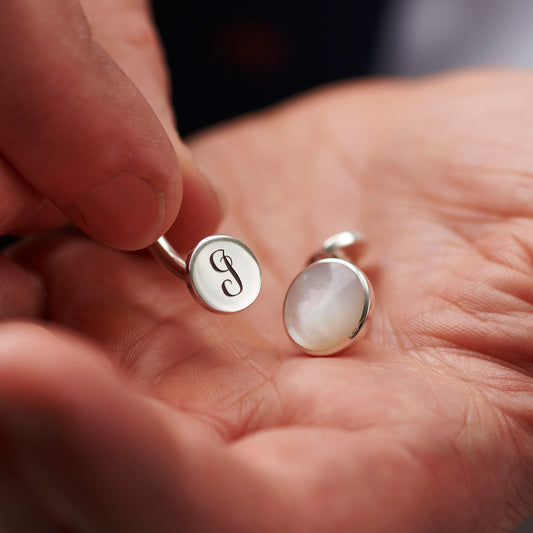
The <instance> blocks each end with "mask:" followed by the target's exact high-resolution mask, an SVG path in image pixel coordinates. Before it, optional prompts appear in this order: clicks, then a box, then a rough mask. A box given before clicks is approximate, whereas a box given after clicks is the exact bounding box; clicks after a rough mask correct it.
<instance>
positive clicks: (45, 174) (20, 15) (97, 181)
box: [0, 0, 220, 250]
mask: <svg viewBox="0 0 533 533" xmlns="http://www.w3.org/2000/svg"><path fill="white" fill-rule="evenodd" d="M0 96H1V98H0V116H1V117H2V120H1V121H0V198H1V202H0V221H1V222H0V235H2V234H5V233H8V232H19V233H20V232H29V231H35V230H41V229H44V228H49V227H53V226H55V225H58V224H62V223H63V222H64V216H66V217H67V218H69V219H70V220H72V221H73V222H74V223H75V224H77V225H78V226H79V227H80V228H81V229H82V230H84V231H85V232H86V233H88V234H89V235H90V236H91V237H93V238H95V239H97V240H99V241H100V242H103V243H105V244H108V245H110V246H113V247H117V248H121V249H127V250H132V249H139V248H142V247H145V246H148V245H149V244H151V243H152V242H154V241H155V240H156V239H157V238H158V237H159V236H160V235H161V234H163V233H164V232H166V231H167V230H168V229H169V227H170V226H171V224H172V223H173V222H174V221H175V219H176V216H177V214H178V210H179V209H180V204H181V198H182V180H183V182H184V183H185V185H184V190H185V197H184V203H183V208H182V215H183V216H186V217H187V218H186V220H187V221H188V223H187V224H186V225H183V224H182V223H181V222H180V220H181V219H180V220H178V222H177V225H176V227H175V228H174V230H173V232H174V235H176V234H179V235H180V239H181V243H182V244H183V246H189V245H190V244H191V243H192V242H195V241H196V240H197V239H198V238H199V237H201V236H204V235H205V234H207V233H209V232H211V231H212V230H213V228H214V227H215V226H216V224H217V223H218V221H219V218H220V206H219V204H218V198H217V195H216V194H215V193H214V191H213V190H212V188H211V185H209V183H208V181H207V180H206V177H205V176H204V175H203V173H202V172H201V171H200V170H199V169H198V167H197V166H196V164H195V163H194V161H193V160H192V157H191V155H190V153H189V151H188V149H187V148H186V147H185V146H184V145H183V143H182V142H181V141H180V139H179V137H178V134H177V132H176V129H175V125H174V121H173V116H172V111H171V108H170V104H169V97H168V80H167V74H166V70H165V67H164V61H163V58H162V53H161V50H160V46H159V42H158V38H157V34H156V31H155V29H154V27H153V26H152V22H151V20H150V15H149V12H148V7H147V2H146V1H144V0H80V2H78V1H76V0H50V1H48V2H46V4H45V3H43V2H35V1H32V0H5V1H3V2H2V3H1V6H0ZM176 154H177V157H176ZM58 210H59V211H60V212H61V213H60V212H59V211H58Z"/></svg>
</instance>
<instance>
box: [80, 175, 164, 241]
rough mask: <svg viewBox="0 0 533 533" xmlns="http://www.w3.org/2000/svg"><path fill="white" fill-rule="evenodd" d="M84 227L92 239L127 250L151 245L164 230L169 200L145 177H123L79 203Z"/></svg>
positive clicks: (101, 187)
mask: <svg viewBox="0 0 533 533" xmlns="http://www.w3.org/2000/svg"><path fill="white" fill-rule="evenodd" d="M74 209H75V211H76V213H77V215H78V218H79V219H81V220H80V224H79V225H80V227H81V229H83V230H84V231H86V232H87V233H88V234H89V235H90V236H91V237H94V238H95V239H97V240H99V241H101V242H103V243H105V244H108V245H110V246H114V247H116V248H121V249H123V250H135V249H139V248H143V247H145V246H148V245H149V244H150V242H152V241H153V240H154V239H155V238H157V235H158V234H159V233H160V232H161V231H162V229H163V228H160V226H161V225H162V223H163V220H164V218H165V198H164V194H163V192H162V191H161V190H159V189H157V188H156V187H154V186H153V185H151V184H150V183H148V182H147V181H145V180H143V179H142V178H138V177H136V176H133V175H131V174H126V173H124V174H120V175H119V176H117V177H116V178H114V179H112V180H111V181H108V182H106V183H104V184H103V185H100V186H98V187H97V188H96V189H94V190H93V191H91V192H90V193H89V194H88V195H87V196H85V197H83V198H81V199H80V200H78V201H77V204H76V205H75V208H74Z"/></svg>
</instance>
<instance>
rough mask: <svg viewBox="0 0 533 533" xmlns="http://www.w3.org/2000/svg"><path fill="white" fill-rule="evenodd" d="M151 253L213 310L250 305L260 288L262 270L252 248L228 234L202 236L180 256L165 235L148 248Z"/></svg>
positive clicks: (239, 308)
mask: <svg viewBox="0 0 533 533" xmlns="http://www.w3.org/2000/svg"><path fill="white" fill-rule="evenodd" d="M150 249H151V251H152V253H153V255H154V256H155V257H157V259H159V261H160V262H161V263H162V264H163V265H164V266H166V267H167V268H168V269H169V270H170V271H171V272H172V273H173V274H175V275H176V276H178V277H179V278H181V279H183V280H184V281H185V282H186V283H187V286H188V287H189V291H190V292H191V294H192V295H193V296H194V298H195V299H196V300H197V301H198V303H200V305H202V306H203V307H205V308H206V309H208V310H210V311H213V312H215V313H236V312H237V311H242V310H243V309H246V308H247V307H248V306H250V305H251V304H252V303H253V302H254V301H255V299H256V298H257V296H258V294H259V291H260V289H261V270H260V268H259V264H258V263H257V259H256V258H255V256H254V254H253V253H252V251H251V250H250V249H249V248H248V247H247V246H246V245H245V244H244V243H243V242H241V241H240V240H238V239H236V238H235V237H229V236H227V235H211V236H210V237H206V238H205V239H202V240H201V241H200V242H199V243H198V244H197V245H196V246H195V247H194V248H193V250H192V251H191V252H190V253H189V255H188V256H187V259H183V258H182V257H181V256H180V255H179V254H178V253H177V252H176V251H175V250H174V248H172V246H171V245H170V243H169V242H168V241H167V239H166V238H165V237H160V238H159V239H158V240H157V241H156V242H155V243H154V244H153V245H152V246H151V247H150Z"/></svg>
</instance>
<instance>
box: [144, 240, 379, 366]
mask: <svg viewBox="0 0 533 533" xmlns="http://www.w3.org/2000/svg"><path fill="white" fill-rule="evenodd" d="M365 247H366V241H365V240H364V238H363V237H362V235H361V234H360V233H357V232H354V231H344V232H342V233H338V234H336V235H333V236H332V237H330V238H329V239H327V240H326V241H325V242H324V243H323V244H322V246H321V248H320V249H319V251H318V252H317V253H316V254H315V255H313V256H312V257H311V259H310V261H309V263H308V265H307V267H306V268H305V269H304V270H303V271H302V272H300V274H298V276H296V278H295V279H294V281H293V282H292V284H291V285H290V287H289V289H288V291H287V294H286V296H285V303H284V306H283V320H284V324H285V329H286V331H287V333H288V335H289V337H290V339H291V340H292V341H293V342H294V343H295V344H296V346H298V348H300V349H301V350H302V351H304V352H305V353H307V354H310V355H321V356H323V355H331V354H334V353H337V352H339V351H341V350H343V349H344V348H346V347H347V346H348V345H350V344H351V342H352V341H354V340H355V339H359V338H361V337H362V336H363V334H364V332H365V330H366V326H367V323H368V319H369V318H370V316H371V312H372V304H373V291H372V286H371V284H370V282H369V280H368V279H367V277H366V276H365V274H364V273H363V272H362V270H360V269H359V268H358V267H357V266H355V264H354V261H355V260H356V259H358V258H359V257H361V254H362V253H363V252H364V249H365ZM151 250H152V253H153V254H154V255H155V256H156V257H157V258H158V259H159V260H160V262H161V263H162V264H163V265H164V266H166V267H167V268H168V269H169V270H170V271H171V272H172V273H173V274H175V275H176V276H178V277H179V278H181V279H183V280H184V281H185V282H186V283H187V286H188V288H189V290H190V292H191V294H192V295H193V297H194V298H195V299H196V300H197V301H198V303H200V304H201V305H202V306H203V307H205V308H207V309H209V310H210V311H214V312H217V313H235V312H237V311H241V310H243V309H245V308H247V307H248V306H250V305H251V304H252V303H253V302H254V301H255V299H256V298H257V296H258V294H259V290H260V288H261V270H260V268H259V264H258V262H257V259H256V258H255V256H254V254H253V253H252V251H251V250H250V249H249V248H248V247H247V246H246V245H245V244H244V243H243V242H241V241H240V240H238V239H236V238H234V237H229V236H227V235H212V236H210V237H207V238H205V239H203V240H201V241H200V242H199V243H198V244H197V245H196V246H195V247H194V248H193V250H192V251H191V252H190V253H189V255H188V257H187V259H186V260H185V259H183V258H182V257H181V256H180V255H179V254H178V253H177V252H176V251H175V250H174V249H173V248H172V246H171V245H170V243H169V242H168V241H167V240H166V238H165V237H161V238H160V239H158V241H157V242H156V243H155V244H153V245H152V247H151Z"/></svg>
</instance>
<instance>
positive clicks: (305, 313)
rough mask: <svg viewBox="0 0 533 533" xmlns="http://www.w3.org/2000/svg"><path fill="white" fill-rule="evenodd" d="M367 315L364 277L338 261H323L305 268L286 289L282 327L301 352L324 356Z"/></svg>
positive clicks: (356, 329) (340, 342)
mask: <svg viewBox="0 0 533 533" xmlns="http://www.w3.org/2000/svg"><path fill="white" fill-rule="evenodd" d="M365 301H366V306H365ZM367 311H368V284H367V283H366V278H365V277H364V274H363V273H362V272H361V271H360V270H359V269H358V268H357V267H355V266H354V265H352V264H351V263H349V262H347V261H344V260H342V259H323V260H321V261H317V262H316V263H313V264H311V265H310V266H308V267H307V268H306V269H305V270H304V271H303V272H302V273H301V274H300V275H299V276H298V277H297V278H296V279H295V280H294V282H293V283H292V285H291V286H290V288H289V290H288V292H287V296H286V298H285V306H284V319H285V327H286V328H287V332H288V333H289V335H290V336H291V338H292V339H293V340H294V342H296V344H298V345H299V346H300V347H301V348H302V349H304V350H305V351H307V352H310V353H312V352H327V351H329V350H334V349H335V348H337V347H338V346H340V345H342V344H343V343H345V342H346V341H347V340H349V339H350V338H351V337H353V335H354V333H357V331H358V329H359V327H360V325H361V320H362V319H363V318H366V313H367Z"/></svg>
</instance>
